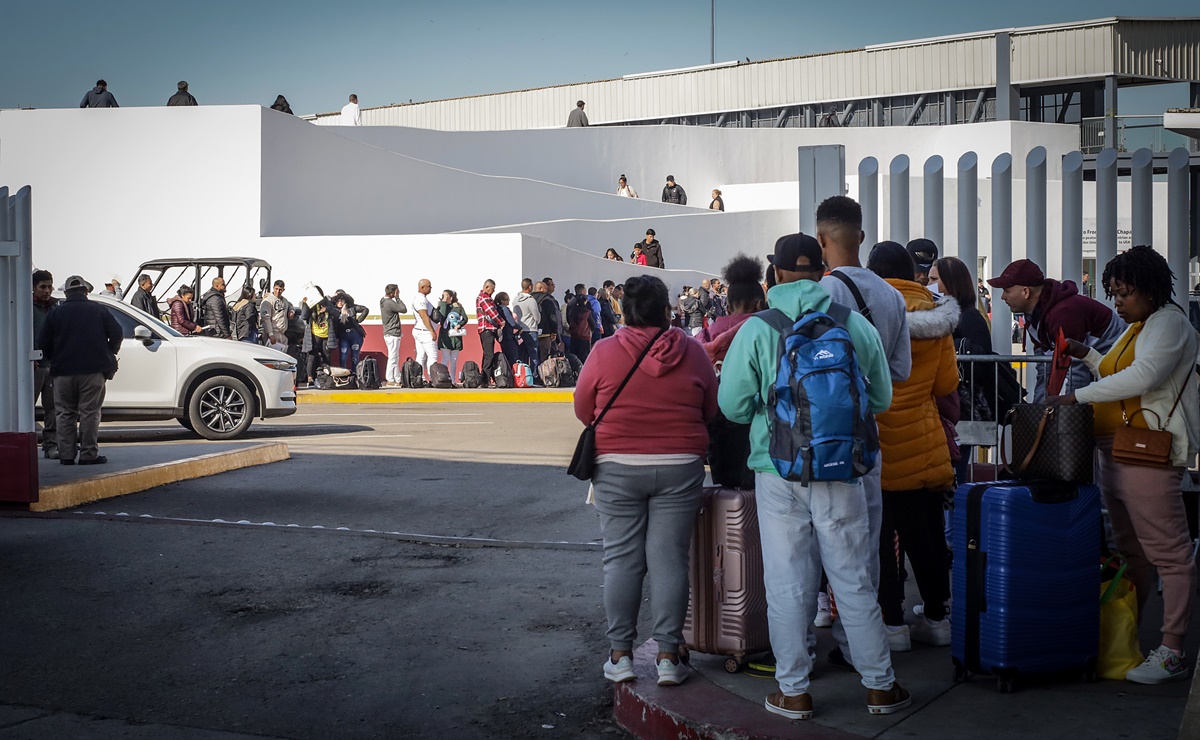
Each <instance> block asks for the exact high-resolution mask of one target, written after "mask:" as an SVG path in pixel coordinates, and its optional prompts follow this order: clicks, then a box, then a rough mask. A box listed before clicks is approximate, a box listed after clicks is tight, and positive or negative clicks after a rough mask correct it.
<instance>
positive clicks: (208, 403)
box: [187, 375, 254, 439]
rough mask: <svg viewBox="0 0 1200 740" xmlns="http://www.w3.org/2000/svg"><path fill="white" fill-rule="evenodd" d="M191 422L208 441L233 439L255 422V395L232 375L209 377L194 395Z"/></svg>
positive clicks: (191, 406) (190, 408)
mask: <svg viewBox="0 0 1200 740" xmlns="http://www.w3.org/2000/svg"><path fill="white" fill-rule="evenodd" d="M187 412H188V422H189V423H190V424H191V426H192V428H193V429H194V430H195V431H196V433H197V434H199V435H200V436H201V437H204V438H205V439H234V438H236V437H240V436H241V435H242V433H244V432H245V431H246V430H247V429H249V428H250V422H251V421H253V420H254V394H253V393H251V392H250V389H249V388H247V387H246V384H245V383H243V382H242V381H241V380H238V379H237V378H234V377H231V376H229V375H218V376H216V377H213V378H208V379H207V380H205V381H204V382H203V383H201V384H200V385H199V386H197V387H196V390H195V391H193V392H192V397H191V399H190V400H189V401H188V409H187Z"/></svg>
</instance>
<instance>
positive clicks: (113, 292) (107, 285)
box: [100, 275, 125, 301]
mask: <svg viewBox="0 0 1200 740" xmlns="http://www.w3.org/2000/svg"><path fill="white" fill-rule="evenodd" d="M100 295H107V296H112V297H113V298H116V299H117V300H118V301H119V300H121V299H122V298H123V297H124V296H125V291H123V290H121V278H119V277H117V276H116V275H113V276H112V277H110V278H109V279H108V280H105V281H104V290H102V291H100Z"/></svg>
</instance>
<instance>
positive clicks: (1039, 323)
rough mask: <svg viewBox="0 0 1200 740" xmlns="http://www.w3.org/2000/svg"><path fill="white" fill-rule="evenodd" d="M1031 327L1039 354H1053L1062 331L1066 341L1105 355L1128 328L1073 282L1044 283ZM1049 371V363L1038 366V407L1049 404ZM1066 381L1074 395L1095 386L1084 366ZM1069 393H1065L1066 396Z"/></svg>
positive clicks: (1079, 365)
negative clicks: (1072, 340)
mask: <svg viewBox="0 0 1200 740" xmlns="http://www.w3.org/2000/svg"><path fill="white" fill-rule="evenodd" d="M1029 326H1030V331H1029V334H1028V335H1027V336H1029V337H1030V338H1031V339H1032V340H1033V349H1034V352H1035V353H1037V354H1049V353H1051V352H1053V351H1054V341H1055V339H1056V338H1057V337H1058V330H1059V329H1062V333H1063V336H1065V337H1066V338H1067V339H1074V340H1075V341H1077V342H1080V343H1081V344H1086V345H1087V346H1088V347H1091V348H1092V349H1095V350H1096V351H1098V352H1099V353H1100V354H1101V355H1103V354H1105V353H1106V352H1108V350H1110V349H1112V346H1113V344H1114V343H1116V341H1117V340H1118V339H1120V337H1121V335H1122V334H1123V333H1124V332H1125V329H1126V328H1127V327H1126V324H1125V322H1124V321H1122V320H1121V319H1120V317H1118V316H1117V314H1116V312H1114V311H1113V310H1112V309H1111V308H1109V307H1108V306H1106V305H1104V304H1103V303H1101V302H1100V301H1097V300H1094V299H1091V298H1088V297H1087V296H1083V295H1079V289H1078V288H1077V287H1075V282H1074V281H1073V280H1064V281H1062V282H1059V281H1058V280H1047V281H1046V282H1045V284H1044V285H1043V286H1042V295H1041V297H1039V298H1038V303H1037V307H1036V308H1034V309H1033V314H1032V315H1030V316H1029ZM1049 368H1050V365H1049V364H1046V363H1042V364H1039V365H1038V366H1037V385H1036V386H1035V387H1034V391H1033V400H1034V402H1036V403H1041V402H1042V401H1045V400H1046V383H1047V382H1048V380H1049V376H1050V370H1049ZM1067 378H1068V379H1067V390H1071V391H1077V390H1079V389H1081V388H1085V387H1087V386H1088V385H1089V384H1090V383H1091V382H1092V374H1091V372H1090V371H1089V370H1088V368H1087V365H1085V364H1084V363H1081V362H1072V363H1071V370H1070V372H1069V373H1068V374H1067ZM1067 390H1064V391H1063V392H1064V393H1066V392H1067Z"/></svg>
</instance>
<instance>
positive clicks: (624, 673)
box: [604, 655, 637, 683]
mask: <svg viewBox="0 0 1200 740" xmlns="http://www.w3.org/2000/svg"><path fill="white" fill-rule="evenodd" d="M604 677H605V678H607V679H608V680H609V681H612V682H613V683H624V682H626V681H632V680H633V679H635V678H637V674H636V673H634V672H633V658H631V657H629V656H628V655H624V656H622V657H621V659H620V660H618V661H617V662H616V663H614V662H612V658H611V657H610V658H608V659H607V660H605V661H604Z"/></svg>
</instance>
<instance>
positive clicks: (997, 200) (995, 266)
mask: <svg viewBox="0 0 1200 740" xmlns="http://www.w3.org/2000/svg"><path fill="white" fill-rule="evenodd" d="M1012 164H1013V161H1012V155H1011V154H1001V155H1000V156H998V157H996V159H995V160H994V161H993V162H992V273H993V274H995V275H999V274H1000V271H1001V270H1003V269H1004V268H1005V267H1008V263H1009V262H1012ZM977 277H982V278H984V279H985V280H986V279H987V278H988V277H991V276H990V275H979V276H977ZM1000 293H1001V291H1000V290H999V289H997V288H992V351H993V352H997V353H999V354H1002V355H1004V354H1008V351H1009V348H1010V347H1012V311H1011V310H1010V309H1009V307H1008V304H1007V303H1005V302H1004V301H1003V300H1001V299H1000Z"/></svg>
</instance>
